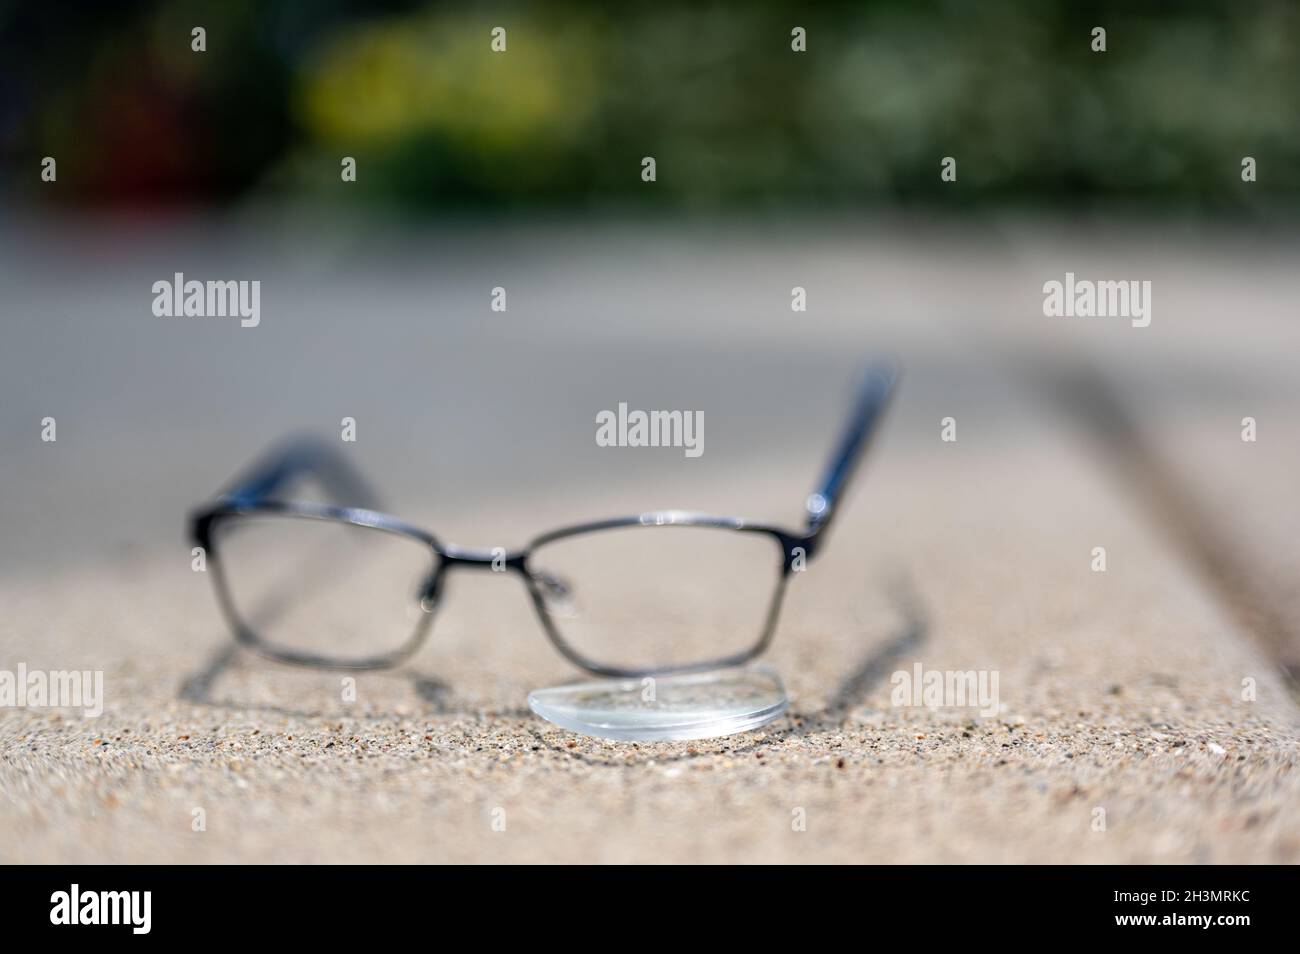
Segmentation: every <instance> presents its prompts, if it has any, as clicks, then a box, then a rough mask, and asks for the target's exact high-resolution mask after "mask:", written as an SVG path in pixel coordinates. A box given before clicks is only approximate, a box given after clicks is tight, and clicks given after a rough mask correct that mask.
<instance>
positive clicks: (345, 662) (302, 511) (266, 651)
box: [195, 501, 442, 670]
mask: <svg viewBox="0 0 1300 954" xmlns="http://www.w3.org/2000/svg"><path fill="white" fill-rule="evenodd" d="M267 515H271V516H283V517H289V518H299V519H306V520H318V521H321V522H326V523H337V524H345V525H348V526H353V527H359V528H361V529H370V530H376V531H378V532H382V533H389V534H392V535H395V536H400V537H404V538H406V539H409V540H412V541H414V542H416V543H419V544H421V545H423V546H424V547H426V548H427V553H428V557H429V564H428V574H427V577H426V579H427V580H428V582H427V584H426V586H425V592H424V593H423V594H422V599H421V609H422V610H423V612H422V614H421V616H420V618H419V619H418V620H417V621H416V624H415V627H414V628H413V630H412V632H411V635H410V636H408V637H407V638H406V640H405V641H404V642H403V643H402V645H401V646H399V647H398V648H396V649H393V650H390V651H388V652H384V653H374V654H371V655H369V656H358V657H356V658H353V659H343V658H338V657H334V656H329V655H324V654H318V653H310V652H303V651H299V650H294V649H287V648H285V647H283V646H281V645H278V644H277V643H275V642H274V641H273V640H270V639H267V638H265V637H263V636H262V635H260V634H259V633H257V632H256V631H255V630H254V629H253V628H252V627H251V626H249V625H248V624H247V623H245V621H244V619H243V617H242V616H241V615H240V613H239V610H238V608H237V607H236V605H235V600H234V595H233V594H232V592H231V587H230V580H229V578H228V576H227V574H226V572H225V565H224V562H223V560H222V552H221V547H220V540H221V533H220V528H221V527H223V526H229V525H231V524H234V523H236V522H238V521H239V520H244V519H249V518H253V517H257V516H267ZM206 516H207V519H206V520H203V519H201V520H199V521H196V524H195V537H196V539H198V540H199V545H200V546H202V547H203V548H204V550H205V551H206V552H207V565H208V572H209V573H210V574H211V575H212V580H213V587H214V588H215V589H216V592H217V602H218V604H219V605H220V607H221V611H222V614H223V615H224V616H225V617H226V621H227V623H228V624H229V625H230V628H231V630H232V631H233V632H234V634H235V638H236V640H238V642H240V643H241V644H242V645H244V646H247V647H248V648H249V649H251V650H252V651H253V652H255V653H257V654H258V655H260V656H264V657H266V658H269V659H274V660H276V661H278V662H285V663H293V664H295V665H300V666H312V667H315V668H319V669H335V670H366V669H387V668H389V667H391V666H395V665H398V664H399V663H401V662H403V661H405V660H406V659H407V658H409V657H410V656H411V655H412V654H413V653H415V651H416V650H417V649H419V648H420V646H421V644H422V643H423V642H424V639H425V637H426V636H427V635H428V632H429V627H430V625H431V624H432V622H433V611H432V610H431V609H430V608H429V606H430V605H434V604H436V602H437V596H438V593H439V591H440V590H441V582H442V562H441V559H440V556H439V553H438V549H439V548H438V544H437V541H436V540H435V539H434V538H433V536H432V535H431V534H429V533H427V532H425V531H423V530H421V529H419V528H418V527H414V526H412V525H410V524H407V523H404V522H403V521H401V520H398V519H397V518H395V517H391V516H389V515H388V514H383V513H379V512H377V511H370V510H360V509H357V508H351V507H332V506H329V505H326V504H311V503H305V502H295V503H277V502H273V501H271V502H266V503H261V504H258V505H256V506H253V507H238V506H232V507H224V508H219V509H217V510H214V511H213V512H212V513H210V514H208V515H206ZM426 604H427V605H426Z"/></svg>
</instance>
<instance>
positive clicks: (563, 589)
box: [529, 570, 580, 619]
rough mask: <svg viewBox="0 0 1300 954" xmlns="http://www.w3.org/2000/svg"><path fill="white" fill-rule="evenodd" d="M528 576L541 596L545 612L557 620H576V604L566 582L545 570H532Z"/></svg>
mask: <svg viewBox="0 0 1300 954" xmlns="http://www.w3.org/2000/svg"><path fill="white" fill-rule="evenodd" d="M529 576H530V577H531V578H532V580H533V583H534V584H536V586H537V589H538V592H540V593H541V594H542V603H543V605H545V607H546V612H548V613H550V614H551V615H552V616H554V617H556V618H558V619H577V618H578V616H579V615H580V614H579V611H578V602H577V599H576V598H575V594H574V592H573V587H572V585H570V583H569V581H568V580H565V579H564V578H562V577H560V576H557V575H556V574H554V573H550V572H547V571H546V570H533V571H531V572H530V573H529Z"/></svg>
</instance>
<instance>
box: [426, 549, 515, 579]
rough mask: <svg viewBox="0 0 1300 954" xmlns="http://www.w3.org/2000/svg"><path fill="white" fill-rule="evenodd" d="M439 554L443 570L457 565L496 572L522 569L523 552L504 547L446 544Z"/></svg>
mask: <svg viewBox="0 0 1300 954" xmlns="http://www.w3.org/2000/svg"><path fill="white" fill-rule="evenodd" d="M441 556H442V567H443V569H444V570H449V569H452V568H453V567H458V566H464V567H470V568H473V569H479V570H496V571H497V572H502V571H505V570H517V571H522V570H523V568H524V554H523V553H522V552H519V551H510V550H507V549H506V548H505V547H488V548H483V547H460V546H456V545H455V544H448V545H447V546H445V547H443V549H442V553H441Z"/></svg>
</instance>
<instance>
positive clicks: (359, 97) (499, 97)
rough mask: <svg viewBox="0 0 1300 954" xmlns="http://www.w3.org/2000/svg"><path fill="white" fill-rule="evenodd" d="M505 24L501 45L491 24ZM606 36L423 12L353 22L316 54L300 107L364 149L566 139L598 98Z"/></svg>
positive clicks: (302, 114) (319, 126)
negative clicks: (418, 140)
mask: <svg viewBox="0 0 1300 954" xmlns="http://www.w3.org/2000/svg"><path fill="white" fill-rule="evenodd" d="M495 26H504V27H505V29H506V31H507V46H506V50H505V51H504V52H494V51H493V50H492V48H491V45H490V44H491V40H492V35H491V31H492V29H493V27H495ZM599 49H600V45H599V44H598V43H597V42H595V40H594V37H593V36H592V34H591V33H590V31H589V30H588V29H586V28H582V27H577V28H575V27H573V26H572V25H569V26H562V27H560V28H558V29H557V26H556V25H553V24H547V25H543V24H541V23H539V22H537V21H534V20H521V19H520V18H519V17H518V16H516V15H509V16H506V15H503V16H502V17H500V18H499V22H497V21H488V20H483V19H470V18H464V17H459V16H455V17H454V16H448V15H434V16H421V17H418V18H408V19H400V20H390V21H385V22H381V23H373V24H365V25H356V24H353V25H350V26H349V28H348V30H347V32H341V33H337V34H335V35H334V36H332V37H331V38H330V39H329V40H328V41H327V42H326V43H325V44H324V45H323V47H322V48H321V49H320V50H319V51H318V52H317V55H316V56H314V57H312V58H310V59H309V60H308V62H307V65H306V66H305V68H304V69H303V71H302V74H301V75H300V77H299V82H298V96H297V103H296V107H297V108H296V112H297V114H298V117H299V120H300V122H301V123H302V125H303V126H304V128H305V129H306V130H307V131H308V132H309V133H310V134H311V135H312V137H313V138H315V139H317V140H318V141H320V142H322V143H325V144H339V145H346V146H362V145H368V144H383V143H386V142H393V141H398V140H401V139H403V138H406V137H408V136H413V135H420V134H426V133H429V132H435V133H437V134H440V135H442V136H445V137H446V138H447V139H448V140H449V141H451V142H453V143H455V144H457V145H458V146H460V147H461V148H463V149H465V150H467V151H475V152H503V151H511V150H513V149H516V148H518V147H520V146H523V145H524V144H528V145H529V146H533V145H537V144H539V143H544V142H553V141H556V140H560V141H563V140H566V139H569V138H570V137H572V136H573V135H575V134H576V133H577V132H578V131H579V130H580V129H581V128H582V127H583V125H584V123H585V122H586V120H587V118H588V117H589V116H590V114H591V112H592V110H593V109H594V107H595V105H596V98H597V95H598V87H597V83H596V72H597V69H598V67H597V66H596V63H597V61H598V59H599V57H598V56H597V55H596V54H598V52H599Z"/></svg>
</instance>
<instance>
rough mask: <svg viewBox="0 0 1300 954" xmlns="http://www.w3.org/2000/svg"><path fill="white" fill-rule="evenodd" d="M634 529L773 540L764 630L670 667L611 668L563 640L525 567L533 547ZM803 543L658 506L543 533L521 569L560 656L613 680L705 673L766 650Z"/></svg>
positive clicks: (735, 520)
mask: <svg viewBox="0 0 1300 954" xmlns="http://www.w3.org/2000/svg"><path fill="white" fill-rule="evenodd" d="M638 527H644V528H646V529H657V528H660V527H700V528H704V529H712V530H726V531H732V532H735V533H748V534H754V535H758V536H762V537H767V538H768V539H771V540H773V541H774V542H775V543H776V545H777V547H778V548H779V549H780V552H781V555H782V561H781V569H780V573H779V575H778V576H777V578H776V582H775V584H774V586H773V588H772V595H771V596H770V597H769V598H768V600H767V612H766V614H765V615H764V618H763V625H762V628H761V630H760V632H759V633H758V635H757V636H756V637H755V640H754V642H753V644H752V645H750V646H749V647H748V648H746V649H743V650H741V651H739V652H736V653H730V654H727V655H723V656H718V657H715V658H711V659H703V660H700V661H698V662H692V663H682V664H678V665H671V666H648V667H627V666H611V665H607V664H605V663H603V662H601V661H599V660H596V659H593V658H592V657H590V656H588V655H586V654H585V653H583V652H581V651H579V650H578V649H577V648H576V647H575V646H574V645H573V644H572V643H571V642H570V641H569V640H567V639H566V638H565V636H564V634H563V632H562V631H561V628H560V626H559V625H557V623H556V621H555V618H554V617H553V616H552V615H551V613H550V611H549V610H548V609H547V608H546V597H545V594H544V593H543V592H542V589H541V587H540V586H539V585H538V582H537V578H536V577H535V576H534V574H533V571H532V569H531V567H530V566H529V561H530V560H531V559H532V557H533V555H534V554H535V553H536V551H537V550H539V549H541V548H543V547H545V546H546V545H547V544H550V543H554V542H556V541H557V540H565V539H569V538H571V537H579V536H590V535H593V534H596V533H601V532H603V531H606V530H619V529H632V528H638ZM801 545H804V541H803V540H802V538H797V537H795V536H794V535H792V534H789V533H787V532H786V531H784V530H780V529H778V528H776V527H770V526H765V525H762V524H755V523H751V522H749V521H746V520H743V519H741V518H739V517H720V516H716V515H714V514H703V513H694V512H690V511H682V510H656V511H649V512H646V513H640V514H635V515H632V516H627V517H615V518H612V519H609V520H598V521H594V522H592V523H586V524H579V525H576V526H571V527H563V528H561V529H559V530H552V531H550V532H549V533H544V534H542V535H541V536H540V537H537V538H535V539H534V540H533V541H532V542H530V543H529V544H528V547H527V549H526V550H525V552H524V559H523V572H524V580H525V583H526V584H527V586H528V592H529V595H530V596H531V597H532V600H533V606H534V608H535V609H536V610H537V615H538V618H539V619H540V620H541V622H542V628H543V629H545V630H546V634H547V636H548V637H549V638H550V640H551V642H552V643H553V644H554V645H555V648H556V649H557V650H559V652H560V653H561V655H563V656H564V657H565V658H566V659H568V660H569V661H570V662H572V663H574V664H575V665H577V666H580V667H582V668H583V669H586V670H588V671H590V672H594V673H598V674H600V675H603V676H613V677H616V678H618V677H636V676H646V675H652V674H653V675H666V674H669V673H686V672H704V671H707V670H710V669H722V668H726V667H729V666H738V665H742V664H744V663H746V662H748V661H750V660H751V659H753V658H755V657H756V656H758V655H759V654H760V653H762V652H763V651H764V650H765V649H767V647H768V645H769V644H770V643H771V641H772V637H773V635H774V634H775V632H776V624H777V621H778V619H779V618H780V615H781V604H782V601H783V600H784V598H785V588H786V585H787V584H788V582H789V579H790V573H791V572H792V569H793V566H794V556H795V551H796V550H797V548H798V547H799V546H801Z"/></svg>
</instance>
